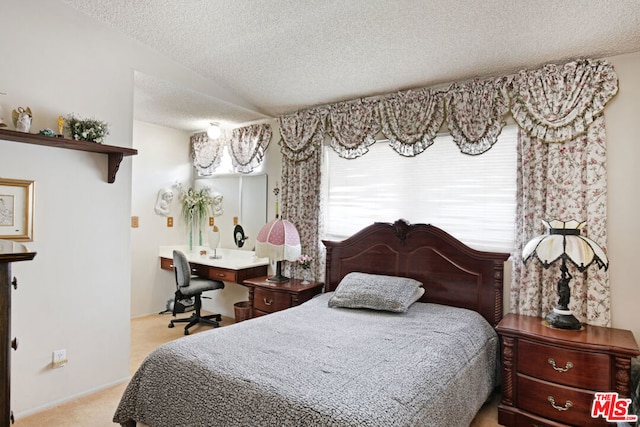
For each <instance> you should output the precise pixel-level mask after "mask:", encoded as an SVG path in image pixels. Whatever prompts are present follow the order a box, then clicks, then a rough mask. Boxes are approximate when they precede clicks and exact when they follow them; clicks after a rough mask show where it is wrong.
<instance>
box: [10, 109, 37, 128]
mask: <svg viewBox="0 0 640 427" xmlns="http://www.w3.org/2000/svg"><path fill="white" fill-rule="evenodd" d="M32 117H33V115H32V114H31V108H29V107H27V108H22V107H18V108H17V109H15V110H13V113H12V115H11V118H12V119H13V126H14V127H15V128H16V130H17V131H18V132H27V133H28V132H29V130H30V129H31V118H32Z"/></svg>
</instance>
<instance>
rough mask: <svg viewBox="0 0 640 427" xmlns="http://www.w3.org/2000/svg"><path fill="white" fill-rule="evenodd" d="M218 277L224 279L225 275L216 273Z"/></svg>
mask: <svg viewBox="0 0 640 427" xmlns="http://www.w3.org/2000/svg"><path fill="white" fill-rule="evenodd" d="M216 276H218V277H224V273H216Z"/></svg>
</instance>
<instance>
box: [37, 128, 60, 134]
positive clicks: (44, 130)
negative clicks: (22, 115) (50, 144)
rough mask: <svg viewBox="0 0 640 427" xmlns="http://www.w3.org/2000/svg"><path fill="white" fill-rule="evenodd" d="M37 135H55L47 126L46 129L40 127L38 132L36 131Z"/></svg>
mask: <svg viewBox="0 0 640 427" xmlns="http://www.w3.org/2000/svg"><path fill="white" fill-rule="evenodd" d="M38 134H39V135H44V136H56V134H55V133H53V131H52V130H51V129H49V128H47V129H42V130H41V131H40V132H38Z"/></svg>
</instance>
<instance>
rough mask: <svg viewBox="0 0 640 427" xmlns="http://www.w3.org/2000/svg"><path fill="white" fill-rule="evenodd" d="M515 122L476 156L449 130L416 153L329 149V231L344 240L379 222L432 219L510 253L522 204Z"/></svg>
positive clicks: (381, 147)
mask: <svg viewBox="0 0 640 427" xmlns="http://www.w3.org/2000/svg"><path fill="white" fill-rule="evenodd" d="M516 145H517V127H516V126H507V127H505V128H504V129H503V131H502V134H501V135H500V137H499V139H498V141H497V142H496V144H495V145H494V146H493V147H492V148H491V149H490V150H489V151H487V152H486V153H484V154H481V155H478V156H470V155H466V154H462V153H461V152H460V150H459V149H458V147H457V145H456V144H455V143H454V142H453V140H452V139H451V136H450V135H442V136H438V137H437V138H436V140H435V142H434V144H433V145H432V146H431V147H429V148H428V149H427V150H426V151H425V152H424V153H422V154H419V155H418V156H415V157H403V156H400V155H398V154H397V153H395V152H394V151H393V150H392V149H391V148H389V146H388V143H386V142H377V143H375V144H373V145H372V146H371V147H370V151H369V153H367V154H365V155H364V156H362V157H359V158H357V159H353V160H346V159H343V158H341V157H339V156H338V155H337V154H336V153H335V152H334V151H333V150H332V149H330V148H327V149H326V150H325V152H326V154H325V155H326V158H325V160H326V168H327V170H326V173H325V174H324V176H325V183H324V184H325V190H326V191H325V199H326V200H325V221H326V222H325V234H326V235H325V236H324V238H328V239H343V238H345V237H347V236H350V235H352V234H354V233H355V232H357V231H359V230H360V229H362V228H364V227H366V226H367V225H370V224H372V223H373V222H376V221H383V222H394V221H396V220H397V219H400V218H403V219H406V220H407V221H409V222H410V223H426V224H433V225H435V226H437V227H439V228H441V229H443V230H444V231H446V232H448V233H449V234H451V235H453V236H454V237H456V238H457V239H459V240H461V241H462V242H464V243H465V244H467V245H469V246H471V247H472V248H475V249H478V250H492V251H501V252H511V251H512V249H513V244H514V227H515V224H514V219H515V205H516Z"/></svg>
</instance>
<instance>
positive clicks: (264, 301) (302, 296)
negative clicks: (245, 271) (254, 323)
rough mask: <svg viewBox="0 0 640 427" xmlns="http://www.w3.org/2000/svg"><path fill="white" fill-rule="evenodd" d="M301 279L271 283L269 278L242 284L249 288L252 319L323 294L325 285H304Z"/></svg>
mask: <svg viewBox="0 0 640 427" xmlns="http://www.w3.org/2000/svg"><path fill="white" fill-rule="evenodd" d="M301 282H302V280H300V279H289V281H287V282H270V281H268V280H267V276H263V277H256V278H254V279H247V280H245V281H244V282H242V284H243V285H244V286H246V287H248V288H249V305H250V307H251V317H252V318H253V317H258V316H263V315H265V314H269V313H274V312H276V311H280V310H284V309H286V308H289V307H293V306H296V305H299V304H302V303H303V302H305V301H308V300H310V299H311V298H313V297H314V296H315V295H317V294H319V293H320V292H322V287H323V286H324V283H322V282H310V283H309V284H307V285H303V284H302V283H301Z"/></svg>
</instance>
